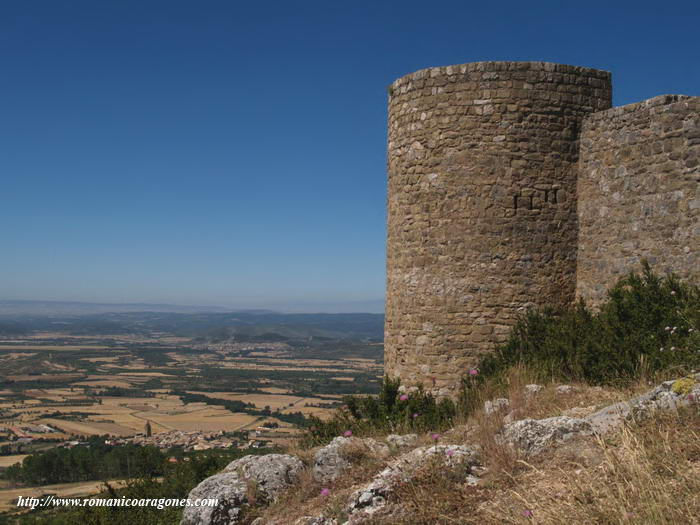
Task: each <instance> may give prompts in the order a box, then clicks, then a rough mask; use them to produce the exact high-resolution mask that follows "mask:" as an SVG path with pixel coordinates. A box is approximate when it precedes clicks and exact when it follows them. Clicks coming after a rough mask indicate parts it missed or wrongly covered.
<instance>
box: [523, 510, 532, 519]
mask: <svg viewBox="0 0 700 525" xmlns="http://www.w3.org/2000/svg"><path fill="white" fill-rule="evenodd" d="M523 516H525V517H526V518H532V516H533V512H532V511H531V510H524V511H523Z"/></svg>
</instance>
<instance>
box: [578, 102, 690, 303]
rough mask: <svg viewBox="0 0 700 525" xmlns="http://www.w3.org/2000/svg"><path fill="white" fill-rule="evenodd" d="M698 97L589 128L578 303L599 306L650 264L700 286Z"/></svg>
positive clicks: (621, 112) (650, 106) (625, 113)
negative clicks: (633, 273)
mask: <svg viewBox="0 0 700 525" xmlns="http://www.w3.org/2000/svg"><path fill="white" fill-rule="evenodd" d="M698 186H700V97H684V96H678V95H664V96H660V97H656V98H652V99H650V100H647V101H645V102H640V103H638V104H630V105H628V106H623V107H619V108H615V109H610V110H608V111H603V112H600V113H596V114H595V115H591V116H590V117H588V118H586V119H585V120H584V124H583V129H582V135H581V160H580V176H579V179H578V217H579V251H578V263H577V264H578V278H577V290H576V292H577V295H578V296H580V297H583V298H584V299H587V300H589V301H591V302H592V303H594V304H595V303H598V302H599V301H600V300H601V299H602V298H603V297H604V296H605V292H606V290H607V289H608V288H609V287H610V286H611V285H613V284H614V283H615V281H617V279H618V278H619V277H621V276H622V275H624V274H626V273H628V272H629V271H630V270H636V269H638V267H639V262H640V259H641V258H647V259H648V260H649V262H650V263H651V264H652V266H653V267H654V269H656V270H658V271H673V272H676V273H678V274H679V275H680V276H682V277H684V278H686V279H689V280H694V281H695V282H700V194H699V192H698Z"/></svg>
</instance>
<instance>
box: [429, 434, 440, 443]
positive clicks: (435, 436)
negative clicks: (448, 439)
mask: <svg viewBox="0 0 700 525" xmlns="http://www.w3.org/2000/svg"><path fill="white" fill-rule="evenodd" d="M430 438H431V439H432V440H433V441H437V440H438V439H440V434H438V433H437V432H433V433H432V434H430Z"/></svg>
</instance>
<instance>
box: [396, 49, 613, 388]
mask: <svg viewBox="0 0 700 525" xmlns="http://www.w3.org/2000/svg"><path fill="white" fill-rule="evenodd" d="M389 90H390V95H389V142H388V172H389V195H388V242H387V300H386V327H385V367H386V372H387V373H388V374H389V375H390V376H393V377H396V376H398V377H400V378H401V379H402V382H403V383H404V384H408V385H413V384H423V385H425V386H426V388H428V389H429V390H431V391H433V392H436V393H438V394H440V395H450V394H452V393H454V388H455V387H456V385H457V383H458V381H459V378H460V377H461V375H462V374H463V373H464V372H465V370H466V369H467V368H468V367H470V366H473V365H474V364H475V363H476V362H477V360H478V357H479V356H480V355H481V354H483V353H484V352H488V351H491V350H493V348H494V346H495V345H496V344H498V343H500V342H503V341H504V340H505V338H506V336H507V333H508V330H509V328H510V326H512V324H513V323H514V320H515V318H516V315H517V313H518V311H520V310H521V309H523V308H525V307H527V306H531V305H538V304H563V303H568V302H570V301H571V300H572V299H573V297H574V291H575V282H576V249H577V240H576V237H577V222H576V194H575V192H576V162H577V158H578V137H579V130H580V126H581V121H582V119H583V117H584V116H585V115H587V114H589V113H592V112H595V111H599V110H603V109H607V108H609V107H610V106H611V84H610V74H609V73H607V72H604V71H598V70H594V69H587V68H581V67H575V66H565V65H559V64H551V63H541V62H478V63H472V64H462V65H456V66H447V67H438V68H431V69H425V70H421V71H418V72H416V73H413V74H411V75H407V76H405V77H402V78H400V79H398V80H397V81H396V82H394V83H393V84H392V85H391V86H390V88H389Z"/></svg>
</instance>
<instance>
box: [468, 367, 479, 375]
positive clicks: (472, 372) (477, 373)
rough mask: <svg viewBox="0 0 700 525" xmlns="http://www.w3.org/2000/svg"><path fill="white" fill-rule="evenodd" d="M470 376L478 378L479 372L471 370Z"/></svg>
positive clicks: (474, 369)
mask: <svg viewBox="0 0 700 525" xmlns="http://www.w3.org/2000/svg"><path fill="white" fill-rule="evenodd" d="M469 375H470V376H477V375H479V371H478V370H477V369H476V368H472V369H470V370H469Z"/></svg>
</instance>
